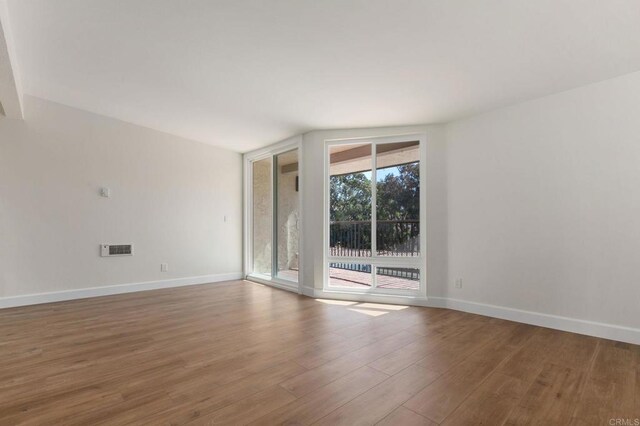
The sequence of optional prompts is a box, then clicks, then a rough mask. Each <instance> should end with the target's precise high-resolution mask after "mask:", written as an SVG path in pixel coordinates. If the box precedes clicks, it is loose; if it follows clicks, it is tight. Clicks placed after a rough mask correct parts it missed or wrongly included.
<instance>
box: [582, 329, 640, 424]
mask: <svg viewBox="0 0 640 426" xmlns="http://www.w3.org/2000/svg"><path fill="white" fill-rule="evenodd" d="M633 371H636V374H633ZM637 380H638V375H637V370H636V358H635V353H634V351H633V350H632V349H631V348H630V347H629V346H628V345H625V344H622V345H620V344H617V342H612V341H609V340H601V341H600V344H599V346H598V351H597V354H596V356H595V359H594V362H593V366H592V367H591V371H590V373H589V376H588V378H587V380H586V385H585V389H584V392H583V394H582V397H581V399H580V402H579V403H578V405H577V407H576V409H575V412H574V413H573V418H572V423H573V424H576V425H587V424H597V423H601V424H604V423H606V422H608V421H609V420H610V419H636V418H638V419H640V404H638V403H637V402H638V401H637V395H636V394H635V393H636V392H637V389H638V386H639V384H638V383H637Z"/></svg>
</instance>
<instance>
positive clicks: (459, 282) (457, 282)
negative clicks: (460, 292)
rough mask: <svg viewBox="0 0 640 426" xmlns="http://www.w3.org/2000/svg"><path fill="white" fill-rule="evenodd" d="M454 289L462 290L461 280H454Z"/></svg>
mask: <svg viewBox="0 0 640 426" xmlns="http://www.w3.org/2000/svg"><path fill="white" fill-rule="evenodd" d="M456 288H462V278H458V279H457V280H456Z"/></svg>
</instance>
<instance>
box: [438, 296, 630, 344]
mask: <svg viewBox="0 0 640 426" xmlns="http://www.w3.org/2000/svg"><path fill="white" fill-rule="evenodd" d="M429 305H430V306H434V307H444V308H449V309H454V310H456V311H463V312H469V313H473V314H478V315H485V316H489V317H493V318H500V319H505V320H509V321H515V322H521V323H524V324H531V325H537V326H540V327H546V328H553V329H556V330H562V331H569V332H571V333H578V334H586V335H588V336H595V337H601V338H603V339H610V340H616V341H620V342H627V343H633V344H636V345H640V329H637V328H632V327H625V326H622V325H614V324H606V323H601V322H595V321H588V320H581V319H576V318H568V317H562V316H558V315H551V314H543V313H540V312H532V311H525V310H521V309H514V308H507V307H504V306H496V305H489V304H485V303H477V302H469V301H466V300H459V299H449V298H444V297H430V298H429Z"/></svg>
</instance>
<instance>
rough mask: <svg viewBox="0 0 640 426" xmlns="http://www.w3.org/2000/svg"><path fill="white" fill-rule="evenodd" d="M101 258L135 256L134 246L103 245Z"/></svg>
mask: <svg viewBox="0 0 640 426" xmlns="http://www.w3.org/2000/svg"><path fill="white" fill-rule="evenodd" d="M100 256H102V257H109V256H133V244H102V245H101V246H100Z"/></svg>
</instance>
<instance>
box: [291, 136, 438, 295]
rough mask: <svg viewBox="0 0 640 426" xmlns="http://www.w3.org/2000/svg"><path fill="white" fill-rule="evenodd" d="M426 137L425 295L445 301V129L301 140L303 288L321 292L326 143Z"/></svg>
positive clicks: (308, 137)
mask: <svg viewBox="0 0 640 426" xmlns="http://www.w3.org/2000/svg"><path fill="white" fill-rule="evenodd" d="M415 133H424V134H426V138H427V139H426V145H427V147H426V148H427V164H426V173H427V188H426V197H427V224H426V232H427V254H426V256H427V296H442V295H443V293H444V292H445V291H446V283H447V260H446V259H447V239H446V238H447V231H446V230H447V198H446V197H447V194H446V170H445V164H446V157H445V154H446V145H445V139H444V128H443V127H442V126H437V125H436V126H408V127H388V128H374V129H352V130H325V131H314V132H310V133H307V134H305V135H304V139H303V150H302V151H303V164H302V174H303V181H302V182H303V184H302V185H303V191H304V193H303V200H304V201H303V212H304V215H305V216H304V221H303V236H304V242H303V244H304V246H303V255H304V258H303V261H304V264H303V267H304V271H303V274H304V277H303V285H304V287H307V288H315V289H316V290H320V289H322V281H323V278H322V274H323V260H324V259H323V247H322V241H323V239H322V238H323V237H322V233H323V229H324V228H323V220H324V218H323V212H324V201H323V197H324V196H323V194H324V164H323V158H324V146H325V144H324V141H326V140H330V139H347V138H362V137H380V136H391V135H402V134H415Z"/></svg>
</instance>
